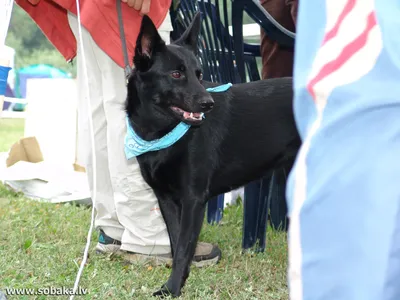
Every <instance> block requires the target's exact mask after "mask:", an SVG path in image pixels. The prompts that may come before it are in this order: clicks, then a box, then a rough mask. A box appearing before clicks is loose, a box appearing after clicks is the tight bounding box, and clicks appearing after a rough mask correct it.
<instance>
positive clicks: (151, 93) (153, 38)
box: [128, 14, 214, 125]
mask: <svg viewBox="0 0 400 300" xmlns="http://www.w3.org/2000/svg"><path fill="white" fill-rule="evenodd" d="M199 33H200V14H197V15H196V16H195V17H194V19H193V22H192V23H191V24H190V26H189V27H188V28H187V30H186V31H185V32H184V34H183V35H182V36H181V37H180V38H179V39H178V40H177V41H175V42H173V43H172V44H171V45H166V44H165V42H164V41H163V40H162V38H161V37H160V35H159V33H158V32H157V28H156V27H155V25H154V24H153V22H152V21H151V19H150V18H149V17H147V16H144V17H143V21H142V25H141V29H140V33H139V36H138V39H137V42H136V50H135V56H134V59H133V61H134V64H135V70H134V71H133V73H132V75H131V77H130V80H129V81H130V82H129V86H130V85H131V84H134V85H135V88H136V90H137V94H138V95H137V96H138V98H139V100H138V99H135V103H136V104H135V105H139V106H140V107H141V108H142V109H143V110H144V111H146V112H153V113H156V114H157V118H158V119H159V118H163V119H165V121H168V120H170V121H176V120H180V121H183V122H185V123H187V124H190V125H199V124H201V123H202V121H203V115H204V113H206V112H209V111H211V109H212V108H213V105H214V101H213V99H212V97H211V96H210V94H209V93H208V92H207V91H206V90H205V88H204V87H203V85H202V84H201V81H202V77H203V75H202V68H201V65H200V62H199V60H198V59H197V57H196V55H197V52H198V47H197V45H198V44H197V43H198V37H199ZM132 81H134V82H132ZM128 90H129V88H128ZM128 101H132V99H130V98H129V91H128Z"/></svg>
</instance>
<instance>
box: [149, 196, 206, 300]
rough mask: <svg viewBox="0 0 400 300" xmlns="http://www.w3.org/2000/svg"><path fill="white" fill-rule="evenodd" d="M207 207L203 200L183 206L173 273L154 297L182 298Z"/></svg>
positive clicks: (186, 203)
mask: <svg viewBox="0 0 400 300" xmlns="http://www.w3.org/2000/svg"><path fill="white" fill-rule="evenodd" d="M193 200H194V199H193ZM205 205H206V204H205V201H203V200H202V199H201V200H200V199H196V200H194V201H191V202H189V201H187V202H185V203H184V204H183V205H182V217H181V223H180V231H179V238H178V244H177V247H176V252H175V253H174V257H173V263H172V273H171V275H170V277H169V279H168V281H167V283H166V284H164V285H163V286H162V288H161V289H160V290H159V291H157V292H155V293H154V294H153V296H161V297H163V296H168V295H172V296H173V297H178V296H180V294H181V288H182V287H183V286H184V284H185V281H186V279H187V277H188V276H189V271H190V263H191V261H192V259H193V256H194V253H195V251H196V245H197V241H198V239H199V235H200V231H201V226H202V225H203V220H204V213H205Z"/></svg>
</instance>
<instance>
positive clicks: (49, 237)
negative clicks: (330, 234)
mask: <svg viewBox="0 0 400 300" xmlns="http://www.w3.org/2000/svg"><path fill="white" fill-rule="evenodd" d="M22 134H23V122H21V121H16V120H11V121H10V120H1V119H0V137H1V138H0V139H1V140H0V151H6V150H8V148H9V146H10V145H11V144H12V143H14V142H15V141H17V140H18V138H19V137H20V136H22ZM242 213H243V208H242V206H241V205H237V206H231V207H229V208H228V209H227V210H226V211H225V214H224V219H223V221H224V223H223V225H219V226H211V225H208V224H205V225H204V227H203V230H202V233H201V240H203V241H207V242H212V243H217V244H218V245H219V246H220V248H221V249H222V252H223V258H222V260H221V262H220V263H219V264H218V265H216V266H213V267H208V268H204V269H196V268H192V272H191V276H190V277H189V279H188V281H187V284H186V286H185V288H184V290H183V295H182V297H181V298H182V299H213V300H214V299H243V300H244V299H246V300H247V299H281V300H283V299H288V291H287V284H286V266H287V263H286V261H287V246H286V234H284V233H280V232H276V231H273V230H271V229H268V235H267V237H268V239H267V249H266V251H265V253H262V254H254V255H251V254H241V238H242V218H243V214H242ZM89 223H90V208H88V207H85V206H76V205H70V204H66V205H60V204H57V205H55V204H48V203H40V202H35V201H31V200H27V199H24V197H23V196H22V195H19V194H15V193H13V192H10V191H8V190H7V189H6V188H5V187H4V186H2V185H1V184H0V228H1V230H0V253H1V255H0V290H3V292H4V290H5V288H6V287H9V288H34V289H38V288H46V287H57V288H61V287H67V288H71V287H72V286H73V284H74V280H75V276H76V273H77V271H78V266H79V263H80V259H81V257H82V252H83V249H84V246H85V242H86V235H87V230H88V228H89ZM96 238H97V235H96V233H94V234H93V236H92V244H91V249H93V247H94V245H95V243H96ZM169 273H170V269H168V268H166V267H151V266H148V265H137V264H136V265H126V264H125V263H124V262H123V260H122V259H120V258H118V257H115V256H114V257H113V256H111V257H109V256H99V255H96V254H95V253H94V251H93V250H91V251H90V257H89V261H88V264H87V265H86V268H85V270H84V273H83V276H82V279H81V284H80V286H81V287H82V288H85V289H87V290H88V294H87V295H86V296H82V297H76V298H77V299H154V298H152V297H150V295H151V293H152V292H153V291H155V290H156V289H158V288H159V287H160V285H161V284H162V283H164V281H165V280H166V279H167V277H168V275H169ZM63 298H65V297H63ZM9 299H47V298H46V297H45V296H37V297H36V298H33V296H30V298H29V297H28V296H25V297H24V296H14V297H11V296H10V297H9Z"/></svg>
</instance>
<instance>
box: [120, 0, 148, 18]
mask: <svg viewBox="0 0 400 300" xmlns="http://www.w3.org/2000/svg"><path fill="white" fill-rule="evenodd" d="M121 1H122V2H125V3H126V4H128V6H129V7H132V8H134V9H136V10H138V11H140V13H141V14H142V15H146V14H148V13H149V12H150V1H151V0H121Z"/></svg>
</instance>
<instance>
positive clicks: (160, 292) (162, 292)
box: [153, 284, 181, 299]
mask: <svg viewBox="0 0 400 300" xmlns="http://www.w3.org/2000/svg"><path fill="white" fill-rule="evenodd" d="M180 295H181V293H180V292H173V291H172V290H171V289H169V288H168V287H167V285H165V284H164V285H163V286H162V287H161V289H159V290H158V291H156V292H154V293H153V296H154V297H158V298H161V299H163V298H165V297H168V296H171V297H172V298H176V297H179V296H180Z"/></svg>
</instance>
